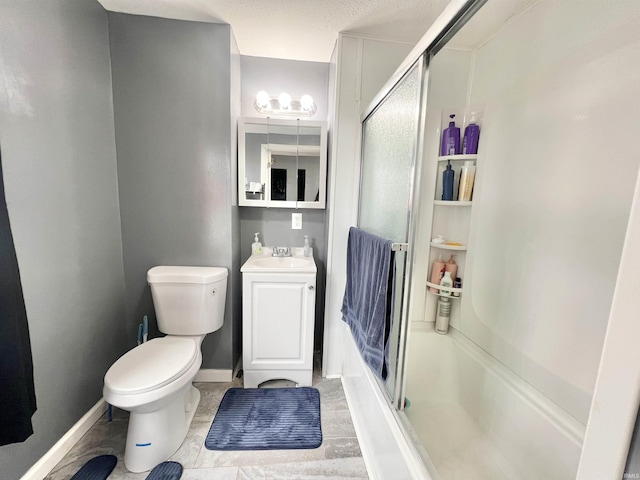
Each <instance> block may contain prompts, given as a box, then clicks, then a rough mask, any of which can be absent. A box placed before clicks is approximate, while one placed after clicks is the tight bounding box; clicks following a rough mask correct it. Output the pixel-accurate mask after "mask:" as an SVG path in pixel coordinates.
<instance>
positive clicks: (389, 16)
mask: <svg viewBox="0 0 640 480" xmlns="http://www.w3.org/2000/svg"><path fill="white" fill-rule="evenodd" d="M98 1H99V2H100V3H101V4H102V5H103V6H104V8H106V9H107V10H111V11H114V12H123V13H131V14H137V15H149V16H154V17H165V18H176V19H181V20H196V21H202V22H214V23H228V24H230V25H231V28H232V29H233V33H234V35H235V37H236V40H237V42H238V48H239V49H240V53H241V54H242V55H251V56H256V57H272V58H285V59H291V60H307V61H316V62H328V61H329V59H330V57H331V53H332V51H333V47H334V45H335V42H336V39H337V36H338V33H339V32H355V33H361V34H366V35H374V36H378V37H384V38H388V39H395V40H401V41H407V42H411V43H416V42H417V41H418V40H419V39H420V38H421V37H422V35H423V34H424V33H425V32H426V31H427V29H428V28H429V26H430V25H431V23H432V22H433V21H434V20H435V19H436V18H437V17H438V15H439V14H440V13H441V12H442V10H443V9H444V7H445V6H446V5H447V4H448V3H449V0H98Z"/></svg>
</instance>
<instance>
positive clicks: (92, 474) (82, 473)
mask: <svg viewBox="0 0 640 480" xmlns="http://www.w3.org/2000/svg"><path fill="white" fill-rule="evenodd" d="M116 463H118V459H117V458H116V457H115V456H114V455H100V456H99V457H95V458H92V459H91V460H89V461H88V462H87V463H85V464H84V466H83V467H82V468H81V469H80V470H78V472H77V473H76V474H75V475H74V476H73V477H71V480H104V479H105V478H107V477H108V476H109V475H110V474H111V472H113V469H114V468H115V467H116Z"/></svg>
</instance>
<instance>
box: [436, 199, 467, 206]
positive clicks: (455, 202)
mask: <svg viewBox="0 0 640 480" xmlns="http://www.w3.org/2000/svg"><path fill="white" fill-rule="evenodd" d="M433 204H434V205H440V206H443V207H470V206H471V205H472V204H473V201H469V202H463V201H462V200H434V201H433Z"/></svg>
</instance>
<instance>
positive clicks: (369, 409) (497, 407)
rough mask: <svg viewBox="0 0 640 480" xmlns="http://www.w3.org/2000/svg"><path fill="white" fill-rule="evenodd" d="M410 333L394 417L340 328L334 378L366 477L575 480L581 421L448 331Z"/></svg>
mask: <svg viewBox="0 0 640 480" xmlns="http://www.w3.org/2000/svg"><path fill="white" fill-rule="evenodd" d="M410 330H411V331H410V333H409V338H408V359H407V377H406V389H405V398H406V399H407V400H408V404H407V405H408V406H407V407H406V408H405V410H404V411H398V410H395V409H394V408H393V407H392V405H391V402H390V401H389V399H388V397H387V396H386V395H385V394H384V393H383V391H382V388H381V385H380V384H379V382H378V381H377V380H376V379H375V377H374V376H373V374H372V373H371V371H370V370H369V369H368V367H366V366H365V364H364V362H363V361H362V359H361V357H360V354H359V352H358V350H357V347H356V345H355V342H354V341H353V338H352V336H351V333H350V332H349V331H348V329H347V331H346V332H345V358H344V372H343V377H342V381H343V386H344V390H345V395H346V397H347V401H348V402H349V407H350V410H351V413H352V417H353V421H354V426H355V427H356V431H357V433H358V438H359V440H360V444H361V449H362V454H363V457H364V459H365V462H366V464H367V469H368V471H369V475H370V477H371V478H372V479H376V478H379V479H388V478H394V480H395V479H398V480H400V479H433V480H440V479H442V480H450V479H458V478H470V479H474V480H484V479H486V480H502V479H505V480H506V479H509V480H515V479H522V480H566V479H571V478H575V475H576V471H577V468H578V462H579V459H580V450H581V445H582V439H583V436H584V430H585V426H584V425H583V424H582V423H580V422H579V421H578V420H576V419H575V418H573V417H572V416H571V415H569V414H568V413H567V412H565V411H564V410H562V409H561V408H560V407H558V406H557V405H555V404H554V403H553V402H551V401H550V400H549V399H548V398H547V397H545V396H544V395H542V394H540V393H539V392H538V391H536V390H535V389H533V388H532V387H531V386H530V385H528V384H527V383H526V382H524V381H523V380H522V379H521V378H520V377H518V376H517V375H515V374H514V373H513V372H511V371H510V370H509V369H507V368H506V367H504V366H503V365H502V364H501V363H499V362H498V361H496V360H495V359H494V358H493V357H491V356H490V355H488V354H487V353H486V352H485V351H483V350H482V349H480V348H479V347H478V346H476V345H475V344H474V343H473V342H471V341H469V340H468V339H467V338H466V337H465V336H464V335H462V334H460V333H459V332H457V331H456V330H454V329H450V333H449V334H448V335H438V334H436V333H435V332H434V331H433V323H425V322H415V323H413V324H412V326H411V329H410Z"/></svg>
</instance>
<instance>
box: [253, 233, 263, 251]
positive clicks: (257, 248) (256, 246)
mask: <svg viewBox="0 0 640 480" xmlns="http://www.w3.org/2000/svg"><path fill="white" fill-rule="evenodd" d="M254 235H255V237H254V239H253V243H252V244H251V255H262V244H261V243H260V240H259V239H258V235H260V232H256V233H254Z"/></svg>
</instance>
